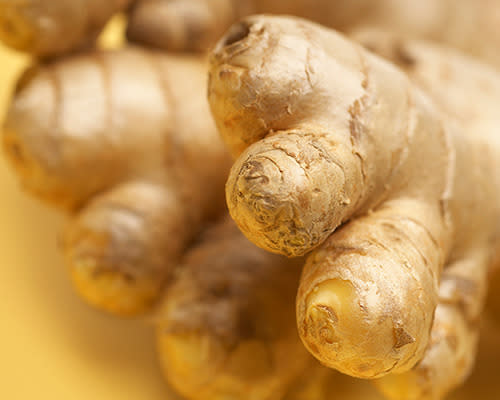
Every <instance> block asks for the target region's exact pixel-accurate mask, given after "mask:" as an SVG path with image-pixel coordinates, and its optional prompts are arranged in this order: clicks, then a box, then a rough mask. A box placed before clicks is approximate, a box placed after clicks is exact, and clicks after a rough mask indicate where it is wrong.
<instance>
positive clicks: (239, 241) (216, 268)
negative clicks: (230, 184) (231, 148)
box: [156, 217, 315, 400]
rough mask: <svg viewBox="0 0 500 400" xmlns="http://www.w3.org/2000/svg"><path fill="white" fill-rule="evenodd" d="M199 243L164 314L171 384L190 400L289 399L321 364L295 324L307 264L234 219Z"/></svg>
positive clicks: (163, 353) (164, 357)
mask: <svg viewBox="0 0 500 400" xmlns="http://www.w3.org/2000/svg"><path fill="white" fill-rule="evenodd" d="M197 240H198V243H197V244H195V246H193V247H192V248H191V249H190V250H189V251H188V252H187V253H186V255H185V256H184V258H183V260H182V262H181V263H180V265H179V267H178V268H177V269H176V273H175V277H174V278H175V279H174V282H173V283H172V285H170V286H169V287H168V288H167V290H166V295H165V298H164V300H163V302H162V304H161V306H160V307H159V310H158V311H157V320H156V321H157V339H158V347H159V354H160V359H161V361H162V365H163V371H164V373H165V375H166V377H167V380H168V381H169V382H170V384H171V385H172V386H174V387H175V388H176V389H177V390H178V391H179V393H181V394H182V395H183V396H185V397H186V398H188V399H190V400H219V399H229V398H230V399H241V400H243V399H248V400H263V399H276V400H277V399H281V398H282V397H283V395H284V394H285V392H286V389H287V388H288V387H289V386H290V385H291V384H292V382H294V381H295V380H296V379H298V377H299V375H300V374H302V373H304V370H305V369H306V368H309V366H311V365H312V364H313V363H315V362H314V360H313V359H312V357H311V356H310V355H309V353H308V352H307V351H306V349H305V348H304V346H303V345H302V343H301V341H300V338H299V336H298V334H297V330H296V324H295V312H294V299H295V295H296V291H297V285H298V282H299V277H300V271H301V269H302V263H303V260H300V259H287V258H286V257H283V256H278V255H274V254H271V253H268V252H266V251H264V250H261V249H259V248H258V247H256V246H255V245H254V244H252V243H250V242H249V241H248V240H247V239H246V238H245V237H244V236H243V235H242V234H241V232H239V231H238V229H237V227H236V225H235V224H234V222H233V221H231V220H230V219H229V217H227V218H226V220H225V221H224V222H222V223H219V224H218V225H216V226H215V227H213V228H211V229H209V230H207V231H206V232H205V233H204V234H203V235H201V237H199V238H198V239H197Z"/></svg>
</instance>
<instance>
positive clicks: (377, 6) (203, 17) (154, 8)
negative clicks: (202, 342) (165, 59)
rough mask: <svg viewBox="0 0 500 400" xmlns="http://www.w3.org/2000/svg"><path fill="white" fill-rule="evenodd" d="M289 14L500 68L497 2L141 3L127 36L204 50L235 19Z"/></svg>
mask: <svg viewBox="0 0 500 400" xmlns="http://www.w3.org/2000/svg"><path fill="white" fill-rule="evenodd" d="M255 13H269V14H289V15H296V16H300V17H303V18H306V19H310V20H312V21H315V22H318V23H321V24H323V25H326V26H330V27H333V28H335V29H338V30H341V31H350V30H351V29H353V28H356V27H360V26H371V27H377V28H383V29H386V30H390V31H393V32H396V33H398V34H399V35H401V36H404V37H413V38H425V39H431V40H434V41H439V42H442V43H446V44H447V45H449V46H453V47H456V48H458V49H461V50H462V51H465V52H467V53H470V54H472V55H475V56H477V57H480V58H482V59H484V60H486V61H488V62H490V63H492V64H493V65H496V66H499V67H500V52H498V48H499V46H500V4H499V2H498V1H497V0H420V1H414V0H141V1H138V2H137V3H136V5H135V8H134V9H133V10H132V12H131V18H130V20H131V21H130V25H129V32H128V36H129V38H130V39H131V40H133V41H139V42H141V43H145V44H149V45H153V46H156V47H160V48H164V49H168V50H191V51H193V50H197V51H200V50H206V49H207V48H208V47H209V46H211V45H213V44H214V43H215V41H216V40H217V39H218V38H219V37H220V36H221V35H222V34H223V32H224V31H225V30H226V29H227V28H228V27H229V26H230V25H231V23H233V22H234V21H236V20H237V19H239V18H241V17H243V16H245V15H249V14H255Z"/></svg>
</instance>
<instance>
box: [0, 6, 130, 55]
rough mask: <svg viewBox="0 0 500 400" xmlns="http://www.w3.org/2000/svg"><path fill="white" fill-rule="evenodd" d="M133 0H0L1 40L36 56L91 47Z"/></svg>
mask: <svg viewBox="0 0 500 400" xmlns="http://www.w3.org/2000/svg"><path fill="white" fill-rule="evenodd" d="M131 2H132V0H106V1H100V0H0V40H1V41H2V42H4V43H5V44H6V45H8V46H10V47H12V48H14V49H16V50H20V51H24V52H27V53H30V54H33V55H34V56H37V57H42V58H47V57H53V56H55V55H58V54H61V53H67V52H69V51H72V50H74V49H77V48H84V47H90V46H92V45H93V42H94V41H95V39H96V38H97V36H98V35H99V33H100V31H101V29H102V28H103V27H104V25H105V24H106V22H108V20H109V19H110V18H111V17H112V16H113V15H114V14H115V13H117V12H120V11H124V10H125V9H126V8H127V7H128V5H129V4H130V3H131Z"/></svg>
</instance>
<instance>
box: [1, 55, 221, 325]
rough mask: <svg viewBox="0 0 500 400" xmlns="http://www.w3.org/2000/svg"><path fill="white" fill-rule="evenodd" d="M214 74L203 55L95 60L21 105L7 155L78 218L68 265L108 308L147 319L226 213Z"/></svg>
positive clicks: (69, 238) (23, 175)
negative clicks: (213, 108)
mask: <svg viewBox="0 0 500 400" xmlns="http://www.w3.org/2000/svg"><path fill="white" fill-rule="evenodd" d="M205 73H206V65H205V63H204V62H203V61H202V60H200V59H198V58H194V57H175V56H167V55H163V54H159V53H154V52H151V51H146V50H141V49H138V48H128V49H123V50H119V51H111V52H104V51H95V52H91V53H88V54H83V55H79V56H73V57H67V58H65V59H63V60H61V61H57V62H53V63H50V64H46V65H41V66H39V67H38V68H32V69H30V70H29V71H28V72H27V73H26V74H25V76H24V78H23V79H22V82H21V84H20V85H19V87H18V89H17V92H16V94H15V96H14V98H13V101H12V104H11V106H10V109H9V110H8V114H7V117H6V121H5V123H4V132H3V142H4V148H5V151H6V154H7V157H8V159H9V160H10V161H11V163H12V165H13V166H14V167H15V169H16V170H17V172H18V174H19V177H20V179H21V183H22V185H23V186H24V188H25V189H27V190H29V191H30V192H32V193H34V194H35V195H37V196H38V197H40V198H42V199H44V200H46V201H48V202H49V203H52V204H54V205H56V206H58V207H60V208H62V209H65V210H68V211H69V212H70V213H71V215H72V216H73V217H72V218H71V220H70V223H69V224H68V227H67V230H66V232H65V234H64V237H63V241H62V243H63V248H64V253H65V256H66V259H67V263H68V265H69V267H70V269H71V274H72V277H73V281H74V283H75V285H76V287H77V289H78V291H79V292H80V293H81V294H82V296H83V297H84V298H86V299H87V301H88V302H89V303H91V304H93V305H95V306H97V307H99V308H101V309H104V310H107V311H110V312H114V313H118V314H122V315H133V314H137V313H141V312H144V311H146V310H147V309H148V308H149V307H150V306H151V305H152V304H153V303H154V301H155V300H156V299H157V298H158V296H159V295H160V293H161V289H162V288H163V286H164V284H165V282H166V280H167V279H168V276H169V273H170V272H171V268H172V266H173V265H175V263H176V262H177V261H178V259H179V257H180V256H181V255H182V253H183V252H184V249H185V247H186V246H187V245H188V244H189V242H190V241H191V240H192V239H193V238H194V236H195V235H196V234H197V233H198V231H199V230H200V229H201V227H202V226H203V224H204V223H205V221H207V220H210V219H213V218H214V217H216V216H217V215H219V214H220V213H221V212H222V211H223V209H224V201H223V184H224V179H225V177H226V176H227V170H228V168H229V165H230V159H229V157H228V155H227V154H226V151H225V149H224V146H223V144H222V142H221V141H220V139H219V138H218V135H217V132H216V129H215V126H214V124H213V121H212V119H211V117H210V114H209V110H208V105H207V103H206V99H205V97H204V91H203V90H200V88H202V87H203V86H204V85H205V80H206V75H205ZM186 99H189V101H186Z"/></svg>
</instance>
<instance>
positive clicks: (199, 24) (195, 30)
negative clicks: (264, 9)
mask: <svg viewBox="0 0 500 400" xmlns="http://www.w3.org/2000/svg"><path fill="white" fill-rule="evenodd" d="M250 3H251V1H250V0H238V1H235V0H141V1H138V2H137V3H136V4H135V6H134V7H133V8H132V10H131V12H130V20H129V25H128V28H127V37H128V38H129V40H131V41H132V42H136V43H140V44H144V45H148V46H152V47H155V48H160V49H165V50H169V51H179V50H180V51H204V50H207V49H208V48H209V47H210V46H211V45H213V43H215V42H216V40H217V39H218V38H219V37H220V36H221V35H222V33H224V31H225V30H226V29H227V28H228V27H229V25H231V23H233V21H235V20H237V19H238V18H239V17H240V16H243V15H248V14H249V13H250V12H251V11H252V10H253V8H250V6H249V5H250Z"/></svg>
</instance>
